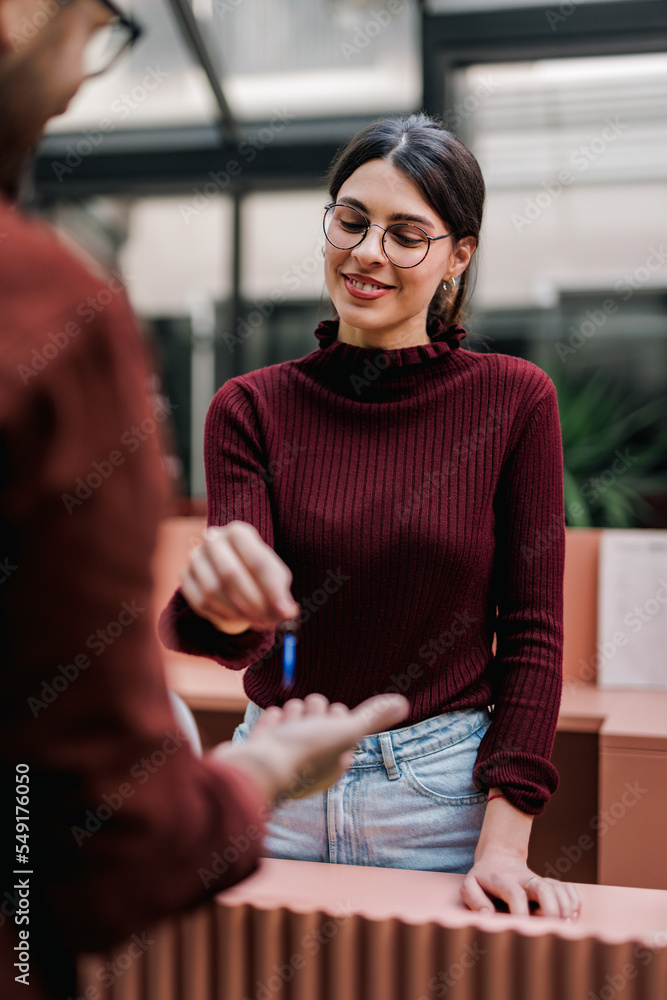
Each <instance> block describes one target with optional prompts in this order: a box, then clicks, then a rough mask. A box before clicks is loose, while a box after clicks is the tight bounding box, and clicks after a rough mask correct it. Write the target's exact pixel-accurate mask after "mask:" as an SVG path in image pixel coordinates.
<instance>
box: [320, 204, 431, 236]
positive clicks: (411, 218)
mask: <svg viewBox="0 0 667 1000" xmlns="http://www.w3.org/2000/svg"><path fill="white" fill-rule="evenodd" d="M340 201H341V202H344V203H345V204H346V205H351V206H352V208H358V209H359V211H360V212H364V213H365V214H366V215H368V214H369V212H368V209H367V208H366V206H365V205H364V203H363V202H362V201H359V199H358V198H347V197H345V196H343V197H342V198H341V199H340ZM389 221H390V222H417V223H418V224H419V225H422V226H430V227H431V228H433V223H432V222H431V220H430V219H425V218H424V217H423V215H411V214H410V213H408V212H392V213H391V215H390V216H389Z"/></svg>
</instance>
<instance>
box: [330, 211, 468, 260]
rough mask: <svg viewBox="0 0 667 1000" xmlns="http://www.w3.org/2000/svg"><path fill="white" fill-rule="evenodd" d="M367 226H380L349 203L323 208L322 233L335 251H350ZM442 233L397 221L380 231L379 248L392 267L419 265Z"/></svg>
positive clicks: (442, 238)
mask: <svg viewBox="0 0 667 1000" xmlns="http://www.w3.org/2000/svg"><path fill="white" fill-rule="evenodd" d="M371 226H377V227H378V229H382V226H379V225H378V224H377V222H369V221H368V219H367V218H366V216H365V215H363V214H362V213H361V212H359V211H357V209H356V208H352V206H351V205H343V204H339V203H334V204H332V205H326V206H325V210H324V235H325V236H326V238H327V240H328V241H329V243H331V245H332V246H333V247H336V249H337V250H353V249H354V248H355V247H358V246H359V244H360V243H363V241H364V240H365V238H366V234H367V233H368V230H369V229H370V228H371ZM452 235H453V233H445V234H444V236H429V235H428V233H425V232H424V230H423V229H422V228H421V227H420V226H413V225H411V224H408V223H405V222H397V223H395V224H394V225H393V226H388V227H387V228H386V229H383V230H382V251H383V253H384V255H385V257H386V258H387V260H390V261H391V263H392V264H395V265H396V267H416V266H417V264H421V262H422V261H423V259H424V257H425V256H426V254H427V253H428V251H429V248H430V246H431V243H435V242H436V241H437V240H444V239H446V237H447V236H452Z"/></svg>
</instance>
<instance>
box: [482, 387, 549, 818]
mask: <svg viewBox="0 0 667 1000" xmlns="http://www.w3.org/2000/svg"><path fill="white" fill-rule="evenodd" d="M494 506H495V512H496V528H495V532H496V555H495V561H494V580H495V596H496V603H497V608H498V611H497V619H496V636H497V649H496V655H495V661H494V664H493V667H492V671H493V682H494V700H495V707H494V714H493V720H492V723H491V725H490V727H489V729H488V731H487V733H486V734H485V736H484V739H483V740H482V743H481V744H480V748H479V751H478V756H477V762H476V764H475V768H474V772H473V779H474V781H475V782H476V784H477V785H479V786H481V787H483V788H491V787H496V786H498V787H500V788H502V790H503V792H504V793H505V796H506V797H507V799H508V800H509V801H510V802H511V803H512V805H514V806H516V807H517V808H518V809H521V810H522V811H523V812H525V813H529V814H532V815H537V814H539V813H541V812H542V811H543V809H544V806H545V804H546V802H547V801H548V800H549V798H550V796H551V794H552V793H553V792H554V791H555V790H556V788H557V787H558V772H557V771H556V769H555V767H554V766H553V765H552V764H551V763H550V756H551V752H552V749H553V743H554V738H555V732H556V723H557V720H558V712H559V707H560V698H561V691H562V683H563V682H562V664H563V572H564V562H565V514H564V498H563V453H562V439H561V431H560V421H559V415H558V403H557V397H556V390H555V387H554V385H553V383H552V382H551V380H549V383H548V385H547V388H546V392H545V393H544V394H543V395H542V396H541V398H540V400H539V402H538V404H537V405H536V407H535V409H534V410H533V412H532V414H531V415H530V416H529V417H528V418H527V420H526V422H525V424H524V427H523V429H522V431H521V433H520V437H519V440H518V442H517V443H516V445H515V446H514V448H513V449H512V451H511V453H510V454H509V456H508V458H507V459H506V462H505V465H504V467H503V470H502V472H501V476H500V481H499V485H498V490H497V493H496V498H495V503H494Z"/></svg>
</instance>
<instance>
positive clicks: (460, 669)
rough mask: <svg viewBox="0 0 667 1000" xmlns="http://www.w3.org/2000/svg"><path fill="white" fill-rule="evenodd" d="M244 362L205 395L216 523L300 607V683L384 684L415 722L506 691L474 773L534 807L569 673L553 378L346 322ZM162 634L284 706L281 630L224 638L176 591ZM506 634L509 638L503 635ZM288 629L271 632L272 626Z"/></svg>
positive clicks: (350, 697)
mask: <svg viewBox="0 0 667 1000" xmlns="http://www.w3.org/2000/svg"><path fill="white" fill-rule="evenodd" d="M337 334H338V322H337V321H336V320H329V321H327V322H324V323H321V324H320V326H319V327H318V328H317V330H316V331H315V336H316V337H317V339H318V341H319V347H318V349H316V350H315V351H313V352H312V353H310V354H307V355H306V356H305V357H302V358H299V359H298V360H296V361H287V362H284V363H283V364H278V365H271V366H269V367H267V368H261V369H259V370H257V371H253V372H250V373H249V374H247V375H243V376H239V377H237V378H232V379H230V380H229V381H228V382H226V383H225V385H223V387H222V388H221V389H220V390H219V391H218V393H217V394H216V396H215V398H214V399H213V402H212V403H211V407H210V410H209V413H208V418H207V424H206V432H205V458H206V469H207V483H208V522H209V524H212V525H222V524H227V523H228V522H229V521H232V520H242V521H247V522H249V523H251V524H253V525H254V526H255V527H256V528H257V530H258V531H259V533H260V535H261V536H262V538H263V539H264V541H265V542H266V543H267V544H268V545H270V546H272V548H273V549H275V551H276V552H277V553H278V555H279V556H280V557H281V559H283V561H284V562H285V563H286V564H287V565H288V566H289V568H290V569H291V571H292V573H293V576H294V580H293V584H292V594H293V596H294V598H295V600H296V601H297V602H299V603H300V604H301V605H302V607H303V608H304V615H303V618H304V619H305V620H304V621H303V622H302V625H301V629H300V635H299V644H298V647H297V672H296V683H295V686H294V688H293V690H292V692H291V696H293V697H304V696H305V695H306V694H308V693H309V692H312V691H319V692H322V693H323V694H325V695H326V696H327V698H329V699H330V700H331V701H342V702H344V703H345V704H346V705H349V706H354V705H356V704H358V703H359V702H360V701H362V700H363V699H364V698H367V697H368V696H370V695H372V694H374V693H377V692H384V691H388V690H397V689H398V690H400V691H403V692H404V693H405V694H406V696H407V697H408V699H409V700H410V703H411V706H412V710H411V714H410V716H409V720H406V721H405V722H403V723H401V725H402V726H404V725H408V724H410V723H413V722H418V721H420V720H421V719H425V718H427V717H428V716H432V715H436V714H439V713H442V712H447V711H454V710H457V709H462V708H479V707H483V706H486V705H493V706H495V708H494V715H493V721H492V723H491V726H490V728H489V730H488V732H487V733H486V735H485V737H484V739H483V741H482V743H481V745H480V748H479V752H478V756H477V762H476V765H475V769H474V772H473V779H474V781H475V783H476V784H477V785H479V786H480V787H481V788H490V787H493V786H500V787H501V788H502V789H503V791H504V792H505V794H506V796H507V798H508V799H509V801H510V802H512V803H513V804H514V805H515V806H517V807H518V808H519V809H521V810H522V811H524V812H526V813H531V814H537V813H540V812H542V810H543V808H544V804H545V802H546V801H547V800H548V799H549V797H550V795H551V793H552V792H553V791H554V790H555V788H556V787H557V784H558V774H557V772H556V770H555V768H554V767H553V765H552V764H551V763H550V762H549V757H550V755H551V750H552V747H553V739H554V734H555V728H556V720H557V716H558V709H559V705H560V695H561V686H562V643H563V564H564V549H565V521H564V510H563V472H562V445H561V435H560V423H559V418H558V407H557V401H556V391H555V388H554V385H553V383H552V381H551V380H550V379H549V377H548V376H547V375H546V374H545V373H544V372H543V371H542V370H541V369H540V368H538V367H536V366H535V365H534V364H531V363H530V362H529V361H525V360H522V359H520V358H514V357H509V356H508V355H504V354H483V353H475V352H471V351H469V350H466V349H465V348H462V347H461V340H462V339H463V338H464V337H465V336H466V331H465V330H464V329H462V328H461V327H459V326H457V325H454V326H450V327H449V328H448V329H445V328H444V326H443V324H442V323H440V322H439V321H433V322H430V323H429V326H428V334H429V338H430V342H429V343H428V344H424V345H419V346H416V347H405V348H400V349H392V350H380V349H370V348H358V347H355V346H353V345H351V344H346V343H344V342H342V341H340V340H338V339H337ZM160 626H161V627H160V632H161V636H162V638H163V640H164V642H165V643H166V645H167V646H169V647H170V648H173V649H180V650H183V651H185V652H188V653H198V654H201V655H204V656H209V657H211V658H213V659H214V660H217V661H218V662H219V663H221V664H224V665H225V666H228V667H231V668H232V669H240V668H242V667H246V666H249V667H250V669H249V670H248V671H247V672H246V674H245V678H244V683H245V690H246V692H247V694H248V697H249V698H251V699H252V700H253V701H254V702H256V704H258V705H259V706H261V707H262V708H267V707H268V706H269V705H274V704H278V705H280V704H282V702H283V701H284V700H285V699H286V698H287V697H288V695H287V693H286V691H285V690H284V688H283V687H282V662H281V661H282V657H281V638H280V633H278V635H277V636H276V632H275V630H271V631H266V632H256V631H254V630H251V629H250V630H248V631H247V632H244V633H242V634H240V635H236V636H229V635H225V634H223V633H221V632H219V631H217V630H216V629H215V628H214V627H213V626H212V625H211V624H210V623H209V622H207V621H205V620H204V619H202V618H200V617H199V616H197V615H196V614H194V612H192V611H191V609H190V608H189V606H188V605H187V604H186V602H185V600H184V598H183V596H182V594H181V593H180V591H177V592H176V593H175V594H174V596H173V598H172V600H171V602H170V604H169V605H168V606H167V608H166V609H165V611H164V612H163V615H162V618H161V623H160ZM494 632H495V633H496V635H497V648H496V652H495V655H494V652H493V650H492V644H493V636H494ZM274 643H275V644H274Z"/></svg>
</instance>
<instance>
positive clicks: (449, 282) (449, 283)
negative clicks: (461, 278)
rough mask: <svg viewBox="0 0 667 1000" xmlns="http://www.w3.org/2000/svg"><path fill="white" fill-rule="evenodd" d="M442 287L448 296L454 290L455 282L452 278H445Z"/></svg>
mask: <svg viewBox="0 0 667 1000" xmlns="http://www.w3.org/2000/svg"><path fill="white" fill-rule="evenodd" d="M442 287H443V288H444V290H445V293H446V294H447V295H450V294H451V293H452V292H453V291H454V289H455V288H456V282H455V281H454V279H453V278H445V280H444V281H443V283H442Z"/></svg>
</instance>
